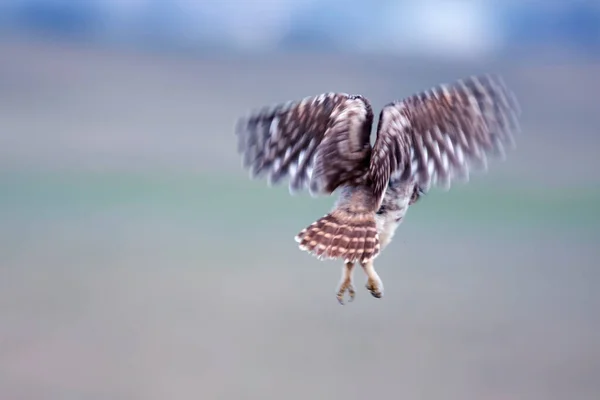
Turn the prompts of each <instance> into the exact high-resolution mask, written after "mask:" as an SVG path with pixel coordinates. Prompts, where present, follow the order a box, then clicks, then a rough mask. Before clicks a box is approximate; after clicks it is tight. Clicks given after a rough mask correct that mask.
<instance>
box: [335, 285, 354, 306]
mask: <svg viewBox="0 0 600 400" xmlns="http://www.w3.org/2000/svg"><path fill="white" fill-rule="evenodd" d="M346 292H348V296H349V298H348V303H351V302H352V301H353V300H354V296H356V291H355V290H354V286H352V283H351V282H344V283H342V284H341V285H340V288H339V290H338V292H337V295H336V297H337V300H338V302H339V303H340V304H341V305H344V304H345V303H344V293H346Z"/></svg>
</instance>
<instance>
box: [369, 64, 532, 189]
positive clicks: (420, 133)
mask: <svg viewBox="0 0 600 400" xmlns="http://www.w3.org/2000/svg"><path fill="white" fill-rule="evenodd" d="M519 114H520V108H519V105H518V103H517V101H516V98H515V96H514V94H513V93H512V92H510V91H509V90H508V89H507V87H506V85H505V84H504V81H503V80H502V78H501V77H499V76H497V75H479V76H471V77H469V78H466V79H463V80H459V81H455V82H453V83H452V84H444V85H437V86H435V87H432V88H431V89H429V90H426V91H423V92H421V93H417V94H415V95H412V96H410V97H408V98H405V99H403V100H400V101H395V102H392V103H390V104H388V105H386V106H385V107H384V108H383V109H382V111H381V113H380V117H379V123H378V127H377V139H376V141H375V144H374V146H373V152H372V157H371V162H370V166H369V179H370V182H371V184H372V185H373V189H374V192H375V194H376V195H377V196H378V198H380V199H381V197H382V196H383V194H384V193H385V191H386V189H387V185H388V183H389V180H390V179H414V180H415V181H416V182H417V184H418V185H419V187H420V188H421V190H423V191H424V192H427V191H428V190H429V189H430V188H431V187H432V186H434V185H435V186H439V187H443V188H445V189H449V188H450V185H451V182H452V181H454V180H456V179H459V178H462V179H463V180H468V176H469V172H470V171H471V170H472V169H475V168H479V169H484V170H485V169H486V168H487V159H488V158H489V157H490V156H498V157H500V158H503V157H504V154H505V153H506V151H508V150H511V149H512V148H514V133H516V132H517V131H519V124H518V116H519Z"/></svg>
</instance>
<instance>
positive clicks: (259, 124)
mask: <svg viewBox="0 0 600 400" xmlns="http://www.w3.org/2000/svg"><path fill="white" fill-rule="evenodd" d="M519 114H520V108H519V105H518V102H517V100H516V98H515V96H514V94H513V93H512V92H511V91H510V90H509V89H508V88H507V87H506V85H505V84H504V81H503V80H502V78H501V77H500V76H498V75H492V74H486V75H476V76H471V77H468V78H466V79H462V80H457V81H454V82H452V83H450V84H440V85H437V86H434V87H432V88H430V89H428V90H425V91H422V92H420V93H416V94H413V95H412V96H410V97H407V98H405V99H403V100H398V101H394V102H391V103H389V104H387V105H385V106H384V107H383V109H382V110H381V112H380V114H379V121H378V124H377V131H376V132H377V136H376V140H375V143H374V144H373V145H371V142H370V136H371V128H372V124H373V110H372V108H371V105H370V103H369V101H368V100H367V99H366V98H365V97H363V96H360V95H349V94H345V93H324V94H321V95H316V96H310V97H306V98H304V99H301V100H296V101H289V102H287V103H280V104H277V105H274V106H271V107H265V108H263V109H258V110H255V111H253V112H250V113H249V115H247V116H245V117H242V118H239V119H238V120H237V123H236V126H235V132H236V135H237V137H238V152H239V153H240V154H241V155H242V158H243V166H244V168H245V169H248V170H250V175H251V177H255V178H256V177H262V176H264V175H267V177H268V181H269V183H270V184H277V183H279V182H281V181H282V179H284V178H289V189H290V193H292V194H293V193H294V192H297V191H299V190H304V189H307V190H308V191H309V193H310V194H311V195H312V196H318V195H331V194H332V193H333V192H334V191H337V192H338V199H337V201H336V203H335V206H334V207H333V210H332V211H331V212H330V213H328V214H327V215H325V216H324V217H322V218H320V219H318V220H317V221H316V222H314V223H312V224H311V225H310V226H308V227H307V228H305V229H303V230H302V231H301V232H300V233H298V235H297V236H296V241H297V242H298V243H299V247H300V249H301V250H305V251H307V252H309V253H311V254H312V255H314V256H316V257H318V258H319V259H324V258H329V259H340V260H343V261H344V267H343V269H342V278H341V282H340V283H339V285H338V288H337V291H336V297H337V299H338V301H339V302H340V304H344V297H345V294H346V293H347V294H348V296H349V301H352V300H353V299H354V296H355V289H354V286H353V279H352V277H353V274H352V270H353V268H354V265H355V263H359V264H360V265H361V267H362V268H363V270H364V272H365V274H366V276H367V282H366V288H367V289H368V290H369V292H370V293H371V294H372V295H373V296H374V297H376V298H381V297H382V296H383V292H384V291H383V283H382V281H381V279H380V277H379V275H378V274H377V272H376V271H375V267H374V265H373V261H374V259H375V258H376V257H377V256H378V255H379V254H380V252H381V251H382V250H383V249H384V248H385V247H386V246H387V245H388V244H389V243H390V242H391V240H392V238H393V236H394V233H395V231H396V228H397V227H398V226H399V225H400V223H401V222H402V219H403V218H404V216H405V215H406V211H407V210H408V208H409V207H410V206H411V205H412V204H415V202H417V201H418V200H419V198H420V197H421V196H423V195H424V194H426V193H427V192H428V191H429V190H430V188H432V187H433V186H437V187H440V188H443V189H445V190H448V189H449V188H450V185H451V183H452V182H453V181H457V180H462V181H463V182H467V181H468V179H469V172H470V171H471V170H473V169H476V170H480V171H485V170H487V159H488V157H491V156H496V157H499V158H502V159H504V155H505V153H506V152H507V150H511V149H513V148H514V134H515V133H516V132H517V131H519V123H518V116H519Z"/></svg>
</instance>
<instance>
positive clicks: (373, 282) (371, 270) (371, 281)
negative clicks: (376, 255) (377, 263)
mask: <svg viewBox="0 0 600 400" xmlns="http://www.w3.org/2000/svg"><path fill="white" fill-rule="evenodd" d="M361 265H362V267H363V269H364V270H365V273H366V274H367V284H366V285H365V287H366V288H367V290H368V291H369V292H371V295H372V296H373V297H375V298H377V299H380V298H382V297H383V282H381V278H380V277H379V275H377V272H375V267H374V266H373V260H369V261H367V262H366V263H364V264H361Z"/></svg>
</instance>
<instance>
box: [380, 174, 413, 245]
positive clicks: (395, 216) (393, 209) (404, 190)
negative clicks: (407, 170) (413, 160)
mask: <svg viewBox="0 0 600 400" xmlns="http://www.w3.org/2000/svg"><path fill="white" fill-rule="evenodd" d="M419 196H420V195H419V188H418V186H417V184H416V183H415V182H414V181H413V180H409V181H401V180H395V181H393V180H392V181H390V183H389V185H388V188H387V190H386V192H385V195H384V197H383V201H382V202H381V206H380V207H379V209H378V210H377V212H376V213H375V221H376V223H377V233H378V235H379V242H380V247H381V250H383V249H384V248H385V247H387V245H388V244H390V242H391V241H392V238H393V237H394V234H395V233H396V229H397V228H398V227H399V226H400V224H401V223H402V220H403V219H404V216H405V215H406V212H407V211H408V208H409V207H410V206H411V205H412V204H414V203H415V202H416V201H417V200H418V198H419Z"/></svg>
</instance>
